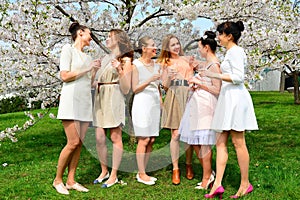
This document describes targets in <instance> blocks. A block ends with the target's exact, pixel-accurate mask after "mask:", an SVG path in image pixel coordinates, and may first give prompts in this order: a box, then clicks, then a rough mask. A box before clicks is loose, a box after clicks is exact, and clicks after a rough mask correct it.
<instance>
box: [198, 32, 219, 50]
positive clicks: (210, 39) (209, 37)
mask: <svg viewBox="0 0 300 200" xmlns="http://www.w3.org/2000/svg"><path fill="white" fill-rule="evenodd" d="M199 41H201V44H202V45H203V46H205V45H208V46H209V47H210V49H211V50H212V52H214V53H215V52H216V49H217V46H218V44H217V41H216V34H215V33H214V32H212V31H205V33H204V35H203V37H201V38H200V40H199Z"/></svg>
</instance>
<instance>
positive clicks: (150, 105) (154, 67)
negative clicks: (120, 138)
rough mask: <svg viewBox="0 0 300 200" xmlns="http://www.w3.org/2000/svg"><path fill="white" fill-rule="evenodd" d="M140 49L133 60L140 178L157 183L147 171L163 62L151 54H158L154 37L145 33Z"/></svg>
mask: <svg viewBox="0 0 300 200" xmlns="http://www.w3.org/2000/svg"><path fill="white" fill-rule="evenodd" d="M137 49H138V51H139V53H141V57H140V58H139V59H136V60H134V61H133V64H134V65H133V71H132V90H133V92H134V94H135V95H134V99H133V104H132V122H133V128H134V133H135V136H136V137H137V139H138V145H137V148H136V159H137V165H138V170H139V171H138V173H137V175H136V178H137V181H138V182H141V183H144V184H146V185H154V184H155V181H156V178H154V177H150V176H148V175H147V173H146V166H147V163H148V160H149V157H150V153H151V151H152V145H153V143H154V140H155V137H157V136H158V135H159V122H160V104H161V102H162V101H161V98H160V93H159V82H158V80H159V79H160V73H159V70H160V66H159V65H158V64H156V63H155V62H154V61H153V60H152V59H151V58H152V57H154V56H155V55H156V49H157V48H156V45H155V42H154V41H153V39H152V38H150V37H148V36H144V37H142V38H141V39H139V41H138V46H137Z"/></svg>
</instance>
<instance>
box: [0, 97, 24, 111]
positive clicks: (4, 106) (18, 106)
mask: <svg viewBox="0 0 300 200" xmlns="http://www.w3.org/2000/svg"><path fill="white" fill-rule="evenodd" d="M24 110H28V109H27V102H26V100H25V99H24V98H22V97H19V96H16V97H10V98H5V99H1V100H0V114H3V113H11V112H19V111H24Z"/></svg>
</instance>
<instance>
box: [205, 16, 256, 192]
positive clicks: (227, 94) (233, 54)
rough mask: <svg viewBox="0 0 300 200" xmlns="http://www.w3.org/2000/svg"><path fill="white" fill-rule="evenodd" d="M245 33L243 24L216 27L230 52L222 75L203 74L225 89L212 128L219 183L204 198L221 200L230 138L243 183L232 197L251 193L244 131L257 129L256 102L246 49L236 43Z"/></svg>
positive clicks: (224, 24)
mask: <svg viewBox="0 0 300 200" xmlns="http://www.w3.org/2000/svg"><path fill="white" fill-rule="evenodd" d="M243 30H244V24H243V22H241V21H238V22H224V23H222V24H220V25H218V27H217V31H218V33H219V35H218V39H219V41H220V44H221V45H222V46H224V47H226V49H227V52H226V55H225V58H224V60H223V62H222V63H221V71H222V74H217V73H212V72H209V71H204V72H203V73H202V75H203V76H207V77H211V78H216V79H220V80H222V87H221V91H220V95H219V99H218V103H217V106H216V109H215V114H214V117H213V121H212V125H211V128H212V129H214V130H217V131H220V132H221V134H218V135H217V141H216V147H217V158H216V169H217V171H216V180H215V182H214V185H213V188H212V190H211V191H210V193H209V194H206V195H205V198H213V197H215V196H220V197H222V194H223V193H224V188H223V186H222V178H223V175H224V171H225V168H226V163H227V160H228V152H227V142H228V137H229V135H231V138H232V143H233V144H234V147H235V151H236V154H237V160H238V164H239V167H240V173H241V183H240V187H239V189H238V191H237V193H236V194H235V195H233V196H231V198H239V197H241V196H244V195H247V194H249V193H250V192H252V190H253V187H252V185H251V184H250V182H249V178H248V176H249V175H248V172H249V153H248V149H247V146H246V141H245V130H256V129H258V126H257V121H256V117H255V113H254V108H253V103H252V99H251V96H250V94H249V92H248V90H247V89H246V88H245V86H244V70H245V67H246V64H247V57H246V54H245V52H244V49H243V48H241V47H239V46H237V42H238V40H239V38H240V36H241V32H242V31H243Z"/></svg>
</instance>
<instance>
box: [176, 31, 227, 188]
mask: <svg viewBox="0 0 300 200" xmlns="http://www.w3.org/2000/svg"><path fill="white" fill-rule="evenodd" d="M216 48H217V41H216V34H215V33H214V32H212V31H206V32H205V33H204V36H203V37H201V38H200V41H199V42H198V51H199V54H200V56H201V57H202V58H204V59H205V60H206V61H204V62H203V63H201V64H199V65H198V70H209V71H211V72H214V73H221V70H220V64H219V60H218V58H217V56H216V54H215V51H216ZM189 84H190V85H193V88H192V91H193V92H192V94H191V97H190V98H189V101H188V103H187V105H186V107H185V112H184V114H183V117H182V120H181V123H180V127H179V133H180V140H181V141H183V142H186V143H187V144H189V145H192V146H193V148H194V150H195V152H196V155H197V157H198V159H199V161H200V164H201V165H202V168H203V173H202V181H201V182H200V183H198V186H196V189H207V188H208V186H209V185H210V184H211V183H212V182H213V181H214V180H215V178H214V172H213V171H212V167H211V163H212V151H211V146H212V145H215V144H216V132H215V131H214V130H211V129H210V127H211V122H212V118H213V115H214V110H215V107H216V104H217V100H218V95H219V92H220V88H221V81H220V80H218V79H211V78H208V77H200V76H199V75H195V76H194V77H193V78H191V79H190V80H189Z"/></svg>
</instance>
